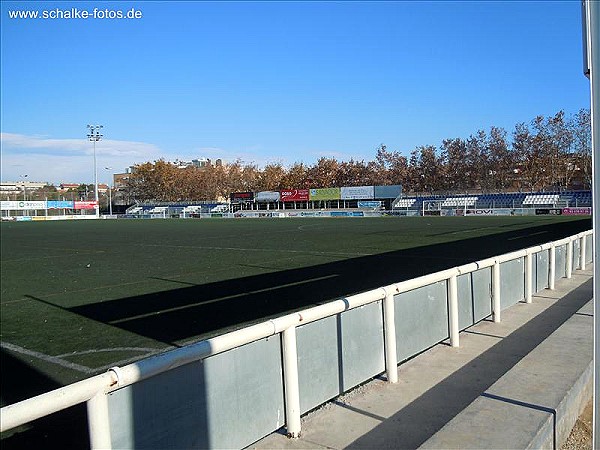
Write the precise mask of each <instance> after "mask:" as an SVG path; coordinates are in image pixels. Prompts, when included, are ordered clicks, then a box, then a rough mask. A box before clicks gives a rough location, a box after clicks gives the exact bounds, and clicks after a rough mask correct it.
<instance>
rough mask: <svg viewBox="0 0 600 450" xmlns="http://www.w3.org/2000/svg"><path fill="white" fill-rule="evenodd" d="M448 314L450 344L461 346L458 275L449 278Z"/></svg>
mask: <svg viewBox="0 0 600 450" xmlns="http://www.w3.org/2000/svg"><path fill="white" fill-rule="evenodd" d="M448 288H449V289H448V291H449V292H448V315H449V322H450V333H449V334H450V345H451V346H452V347H458V346H459V337H458V328H459V327H458V282H457V279H456V275H453V276H451V277H450V278H449V279H448Z"/></svg>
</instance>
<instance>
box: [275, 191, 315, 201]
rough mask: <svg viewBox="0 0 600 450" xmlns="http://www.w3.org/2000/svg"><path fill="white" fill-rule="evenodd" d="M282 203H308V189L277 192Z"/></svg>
mask: <svg viewBox="0 0 600 450" xmlns="http://www.w3.org/2000/svg"><path fill="white" fill-rule="evenodd" d="M279 197H280V200H281V201H282V202H306V201H308V189H288V190H285V191H279Z"/></svg>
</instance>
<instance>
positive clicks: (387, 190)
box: [375, 184, 402, 198]
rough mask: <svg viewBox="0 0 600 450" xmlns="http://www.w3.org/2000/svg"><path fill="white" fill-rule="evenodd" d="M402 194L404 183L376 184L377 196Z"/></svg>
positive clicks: (391, 196)
mask: <svg viewBox="0 0 600 450" xmlns="http://www.w3.org/2000/svg"><path fill="white" fill-rule="evenodd" d="M400 194H402V185H400V184H393V185H391V186H375V198H396V197H398V196H399V195H400Z"/></svg>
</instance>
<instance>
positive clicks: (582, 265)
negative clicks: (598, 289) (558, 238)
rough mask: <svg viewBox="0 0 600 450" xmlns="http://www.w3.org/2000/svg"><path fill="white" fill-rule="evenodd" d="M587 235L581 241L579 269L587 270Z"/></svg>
mask: <svg viewBox="0 0 600 450" xmlns="http://www.w3.org/2000/svg"><path fill="white" fill-rule="evenodd" d="M585 241H586V239H585V235H584V236H581V238H580V241H579V268H580V269H581V270H585Z"/></svg>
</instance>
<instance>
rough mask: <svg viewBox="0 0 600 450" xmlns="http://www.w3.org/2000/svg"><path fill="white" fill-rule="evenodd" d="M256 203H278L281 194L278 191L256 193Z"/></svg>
mask: <svg viewBox="0 0 600 450" xmlns="http://www.w3.org/2000/svg"><path fill="white" fill-rule="evenodd" d="M256 201H257V202H261V203H268V202H278V201H279V192H276V191H262V192H257V193H256Z"/></svg>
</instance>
